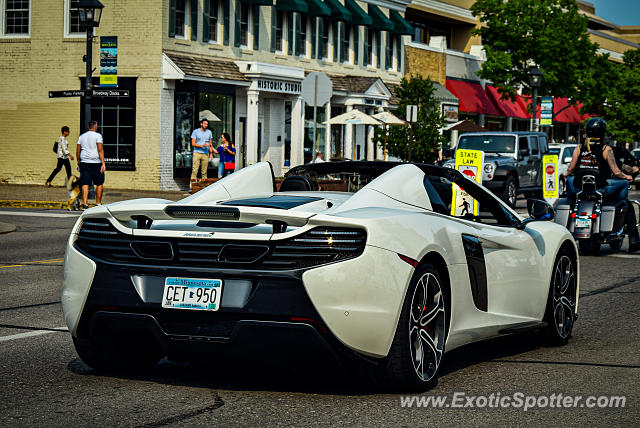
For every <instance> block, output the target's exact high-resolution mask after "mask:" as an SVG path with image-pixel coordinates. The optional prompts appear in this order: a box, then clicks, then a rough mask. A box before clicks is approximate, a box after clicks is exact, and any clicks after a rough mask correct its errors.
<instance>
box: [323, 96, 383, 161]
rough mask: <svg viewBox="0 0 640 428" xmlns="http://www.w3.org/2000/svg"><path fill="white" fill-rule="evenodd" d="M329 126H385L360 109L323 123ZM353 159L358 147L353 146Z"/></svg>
mask: <svg viewBox="0 0 640 428" xmlns="http://www.w3.org/2000/svg"><path fill="white" fill-rule="evenodd" d="M323 123H326V124H329V125H384V123H382V122H380V121H379V120H378V119H374V118H373V117H371V116H369V115H368V114H366V113H363V112H361V111H360V110H358V109H353V110H351V111H348V112H346V113H342V114H341V115H338V116H336V117H332V118H331V119H329V120H327V121H325V122H323ZM351 158H352V159H354V160H355V158H356V145H355V144H353V153H352V155H351Z"/></svg>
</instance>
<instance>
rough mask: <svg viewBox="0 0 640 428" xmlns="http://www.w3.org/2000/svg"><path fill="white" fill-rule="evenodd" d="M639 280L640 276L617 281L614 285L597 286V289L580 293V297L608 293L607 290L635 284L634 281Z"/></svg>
mask: <svg viewBox="0 0 640 428" xmlns="http://www.w3.org/2000/svg"><path fill="white" fill-rule="evenodd" d="M638 280H639V279H638V278H629V279H625V280H624V281H620V282H616V283H615V284H613V285H608V286H606V287H602V288H596V289H595V290H591V291H588V292H586V293H582V294H580V298H583V297H589V296H595V295H596V294H601V293H606V292H607V291H610V290H614V289H616V288H620V287H624V286H625V285H629V284H633V283H634V282H637V281H638Z"/></svg>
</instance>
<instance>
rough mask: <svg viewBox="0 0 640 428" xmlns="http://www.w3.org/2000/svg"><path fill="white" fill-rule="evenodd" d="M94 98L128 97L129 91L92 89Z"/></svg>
mask: <svg viewBox="0 0 640 428" xmlns="http://www.w3.org/2000/svg"><path fill="white" fill-rule="evenodd" d="M90 92H91V96H92V97H128V96H129V90H128V89H102V88H101V89H92V90H91V91H90Z"/></svg>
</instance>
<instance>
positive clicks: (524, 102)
mask: <svg viewBox="0 0 640 428" xmlns="http://www.w3.org/2000/svg"><path fill="white" fill-rule="evenodd" d="M518 102H519V103H520V104H521V106H522V107H523V108H524V110H525V111H526V112H527V118H529V119H530V118H531V113H530V112H529V110H528V107H529V104H531V98H530V97H529V98H523V97H518ZM568 105H569V100H568V99H567V98H556V97H554V98H553V114H554V118H553V121H554V122H562V123H580V122H581V120H580V115H579V114H578V110H577V109H576V108H575V106H572V105H569V107H567V108H566V109H564V110H562V111H561V112H560V113H558V111H560V110H561V109H563V108H564V107H566V106H568ZM540 110H541V109H540V106H538V108H537V110H536V117H537V118H538V119H540Z"/></svg>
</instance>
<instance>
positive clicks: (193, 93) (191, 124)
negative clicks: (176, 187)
mask: <svg viewBox="0 0 640 428" xmlns="http://www.w3.org/2000/svg"><path fill="white" fill-rule="evenodd" d="M192 87H193V89H188V90H187V89H185V90H176V92H175V121H174V124H175V129H174V162H175V163H174V165H175V168H176V170H177V171H180V170H182V172H181V173H177V174H176V176H186V175H185V174H187V173H189V172H190V170H191V165H192V160H193V153H192V152H193V149H192V147H191V133H192V132H193V130H194V129H196V128H197V127H198V126H199V123H200V119H207V120H208V121H209V129H210V130H211V133H212V134H213V147H214V148H216V149H217V147H218V145H219V144H220V134H222V133H223V132H227V133H229V135H231V137H232V138H233V136H234V129H233V102H234V97H233V95H230V94H221V93H216V92H212V91H211V89H208V88H207V87H199V86H197V85H193V86H192ZM234 143H235V142H234ZM217 159H218V157H217V156H216V157H215V161H212V162H211V165H210V166H209V167H210V168H211V169H213V168H215V166H216V162H217ZM210 176H213V177H215V174H213V175H210Z"/></svg>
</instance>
